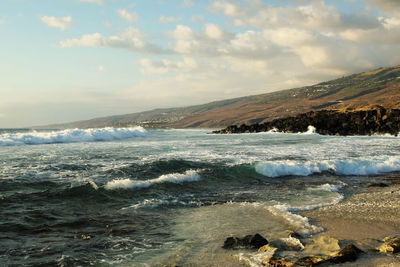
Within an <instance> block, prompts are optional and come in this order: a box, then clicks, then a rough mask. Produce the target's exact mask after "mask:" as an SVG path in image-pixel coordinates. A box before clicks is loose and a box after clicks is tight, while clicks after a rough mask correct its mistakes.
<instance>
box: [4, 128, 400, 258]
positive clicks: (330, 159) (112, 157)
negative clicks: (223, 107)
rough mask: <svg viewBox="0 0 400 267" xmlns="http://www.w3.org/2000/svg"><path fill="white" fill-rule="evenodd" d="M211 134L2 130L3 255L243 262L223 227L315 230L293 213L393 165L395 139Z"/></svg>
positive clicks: (399, 166)
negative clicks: (225, 246) (229, 249)
mask: <svg viewBox="0 0 400 267" xmlns="http://www.w3.org/2000/svg"><path fill="white" fill-rule="evenodd" d="M208 132H209V131H207V130H149V131H146V130H144V129H141V128H129V129H113V128H106V129H101V130H68V131H58V132H55V131H53V132H49V131H47V132H46V131H40V132H30V131H19V130H13V131H8V130H2V131H0V229H2V231H0V265H1V266H3V265H5V266H8V265H9V266H20V265H27V266H29V265H39V264H48V265H64V266H77V265H82V266H87V265H104V266H107V265H111V264H113V265H117V266H118V265H120V266H143V265H146V264H147V265H157V264H160V265H162V264H167V263H168V264H171V263H176V264H181V265H182V264H183V265H184V264H187V265H189V264H193V265H207V264H213V263H216V262H220V263H221V264H223V263H225V264H228V263H229V264H231V265H232V266H233V265H235V264H237V265H241V264H242V263H243V261H241V260H240V257H241V256H240V253H247V252H242V251H238V252H237V253H236V252H235V253H233V254H234V255H233V254H232V253H230V252H226V251H224V250H222V249H221V246H222V244H223V242H224V240H225V238H226V237H228V236H231V235H235V236H244V235H247V234H254V233H256V232H258V233H260V234H262V235H264V236H265V237H267V239H269V240H278V239H280V238H283V237H286V236H287V233H288V231H296V232H299V233H302V234H303V235H310V234H313V233H317V232H319V231H322V230H323V229H321V228H320V227H319V226H317V225H313V224H312V223H311V222H309V221H308V219H307V218H305V217H302V216H300V215H298V212H300V211H303V210H310V209H314V208H317V207H321V206H325V205H331V204H333V203H337V202H339V201H341V200H342V199H343V197H345V196H346V195H348V194H351V193H352V192H354V191H355V190H357V188H359V187H360V186H364V185H366V184H368V183H370V182H373V181H379V180H380V179H381V177H382V176H381V175H384V174H385V173H388V172H397V171H399V170H400V149H399V148H400V143H399V139H398V138H397V137H390V136H374V137H327V136H320V135H317V134H312V133H308V134H281V133H262V134H241V135H209V134H207V133H208Z"/></svg>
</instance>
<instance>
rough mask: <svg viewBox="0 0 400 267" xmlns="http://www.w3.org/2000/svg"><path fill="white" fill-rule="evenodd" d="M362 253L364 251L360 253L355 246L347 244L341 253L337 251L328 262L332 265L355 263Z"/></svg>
mask: <svg viewBox="0 0 400 267" xmlns="http://www.w3.org/2000/svg"><path fill="white" fill-rule="evenodd" d="M362 253H364V251H362V250H361V249H359V248H358V247H356V246H355V245H353V244H348V245H347V246H345V247H344V248H343V249H342V250H341V251H339V253H338V254H337V255H335V256H333V257H331V258H330V259H328V261H329V262H333V263H343V262H348V261H355V260H357V259H358V256H359V255H360V254H362Z"/></svg>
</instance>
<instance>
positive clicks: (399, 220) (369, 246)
mask: <svg viewBox="0 0 400 267" xmlns="http://www.w3.org/2000/svg"><path fill="white" fill-rule="evenodd" d="M391 183H392V184H391V185H390V186H389V187H383V188H380V187H373V188H365V189H363V190H362V191H361V192H359V193H357V194H354V195H352V196H351V197H349V198H348V199H346V200H344V201H343V202H341V203H339V204H336V205H333V206H328V207H322V208H319V209H317V210H313V211H309V212H304V213H302V215H304V216H307V217H309V218H310V219H311V221H313V223H314V224H316V225H318V226H322V227H323V228H324V229H325V231H324V232H323V233H321V234H323V235H327V236H330V237H333V238H336V239H338V240H339V241H340V243H343V244H346V243H354V244H355V245H357V246H358V247H359V248H361V249H362V250H364V251H365V252H367V253H366V254H365V255H364V256H362V257H361V258H360V259H359V260H357V261H356V262H354V263H346V264H343V265H335V266H400V255H384V254H377V253H376V252H375V251H374V249H375V248H376V247H377V246H379V245H380V244H381V240H382V239H383V238H384V237H386V236H392V235H398V234H400V185H399V184H398V183H397V182H395V183H394V184H393V181H391Z"/></svg>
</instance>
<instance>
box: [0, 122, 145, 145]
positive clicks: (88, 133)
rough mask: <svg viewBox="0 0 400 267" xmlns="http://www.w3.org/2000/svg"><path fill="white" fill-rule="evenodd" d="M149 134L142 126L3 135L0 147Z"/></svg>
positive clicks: (87, 140) (0, 139) (121, 137)
mask: <svg viewBox="0 0 400 267" xmlns="http://www.w3.org/2000/svg"><path fill="white" fill-rule="evenodd" d="M148 134H149V133H148V132H147V131H146V130H145V129H144V128H143V127H140V126H137V127H129V128H113V127H106V128H92V129H67V130H60V131H48V132H41V131H40V132H38V131H32V132H20V133H3V134H1V135H0V146H20V145H39V144H54V143H80V142H96V141H114V140H122V139H127V138H132V137H144V136H147V135H148Z"/></svg>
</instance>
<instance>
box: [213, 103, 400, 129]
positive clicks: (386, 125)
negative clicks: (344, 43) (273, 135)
mask: <svg viewBox="0 0 400 267" xmlns="http://www.w3.org/2000/svg"><path fill="white" fill-rule="evenodd" d="M309 125H312V126H314V127H315V128H316V131H317V133H319V134H323V135H373V134H376V133H377V134H385V133H389V134H391V135H397V134H398V133H399V132H400V110H398V109H385V108H384V107H380V106H377V107H376V108H375V109H370V110H358V111H337V110H319V111H311V112H307V113H303V114H298V115H296V116H293V117H287V118H280V119H275V120H273V121H268V122H265V123H262V124H252V125H245V124H242V125H240V126H239V127H238V126H237V125H231V126H228V127H227V128H225V129H222V130H218V131H214V132H213V133H219V134H227V133H245V132H252V133H254V132H267V131H270V130H272V129H277V130H278V131H279V132H286V133H296V132H305V131H307V128H308V126H309Z"/></svg>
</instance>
